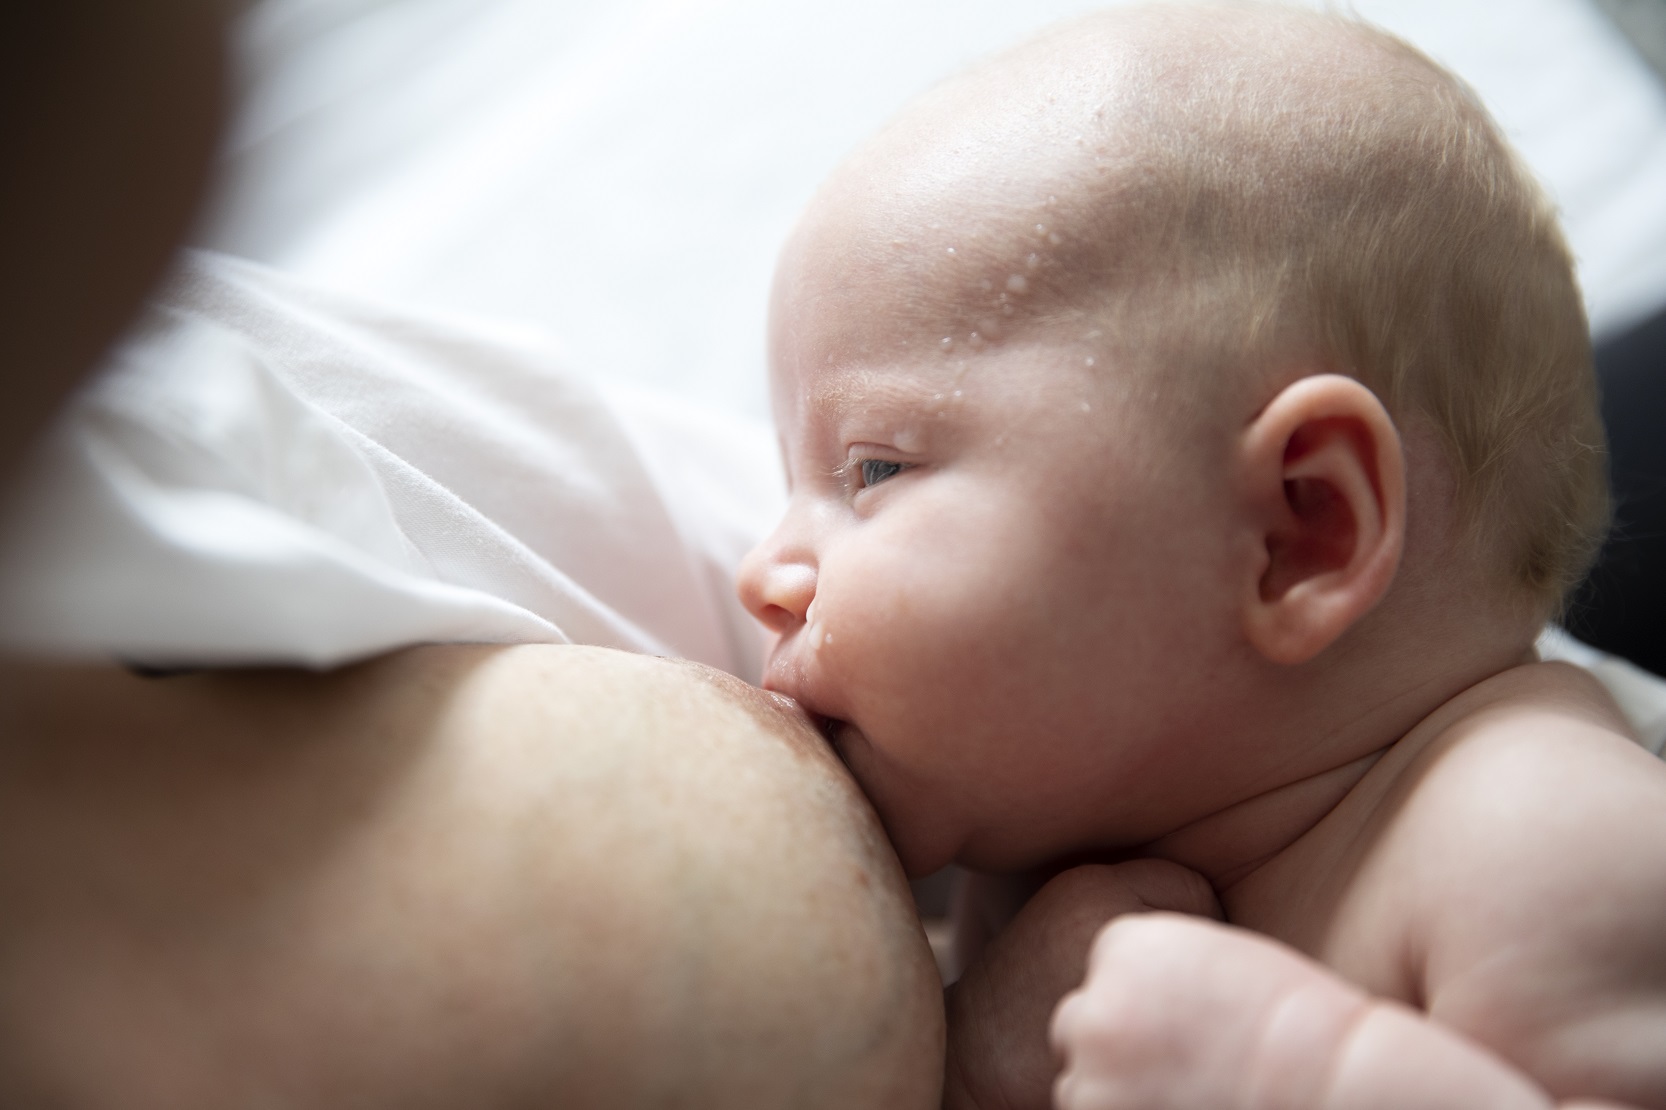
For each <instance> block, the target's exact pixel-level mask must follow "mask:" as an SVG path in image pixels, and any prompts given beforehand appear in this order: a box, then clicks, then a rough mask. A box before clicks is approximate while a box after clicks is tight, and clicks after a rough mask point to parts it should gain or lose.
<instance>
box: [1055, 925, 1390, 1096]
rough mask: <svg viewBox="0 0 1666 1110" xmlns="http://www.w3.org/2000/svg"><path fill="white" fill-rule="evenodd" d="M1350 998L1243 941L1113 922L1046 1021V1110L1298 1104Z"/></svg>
mask: <svg viewBox="0 0 1666 1110" xmlns="http://www.w3.org/2000/svg"><path fill="white" fill-rule="evenodd" d="M1364 1005H1365V997H1364V995H1363V994H1362V993H1361V992H1359V991H1358V990H1356V989H1355V988H1353V987H1351V986H1349V985H1348V984H1346V983H1344V982H1343V981H1342V980H1340V979H1338V978H1336V977H1335V976H1333V975H1331V974H1330V973H1329V972H1328V971H1326V970H1325V969H1323V968H1321V967H1319V966H1317V965H1315V964H1312V963H1310V962H1309V961H1308V960H1306V959H1305V958H1303V957H1302V956H1300V955H1298V954H1297V953H1295V952H1294V951H1292V950H1290V949H1287V948H1285V947H1284V946H1282V945H1280V944H1278V943H1276V942H1274V941H1271V940H1268V939H1267V938H1265V937H1262V936H1259V935H1257V934H1255V933H1250V932H1247V931H1245V930H1242V929H1235V928H1233V927H1231V926H1227V925H1219V924H1216V923H1215V922H1213V921H1206V920H1203V919H1201V918H1197V917H1187V916H1182V915H1178V914H1169V913H1146V914H1134V915H1130V916H1127V917H1122V918H1118V919H1117V920H1116V921H1113V922H1112V923H1111V924H1110V925H1108V926H1106V928H1105V929H1104V930H1103V931H1101V932H1100V934H1099V936H1098V939H1097V940H1095V941H1094V944H1093V949H1092V952H1091V956H1090V960H1089V964H1088V978H1087V982H1086V983H1084V984H1083V985H1082V987H1081V988H1080V989H1079V990H1077V991H1075V992H1074V993H1072V994H1070V995H1068V996H1067V997H1066V998H1065V999H1064V1001H1063V1002H1061V1003H1060V1004H1059V1008H1058V1010H1057V1011H1056V1012H1055V1013H1054V1015H1053V1023H1052V1041H1053V1047H1054V1050H1055V1051H1056V1052H1057V1053H1058V1054H1059V1056H1060V1058H1062V1059H1063V1060H1064V1065H1065V1066H1064V1071H1063V1072H1062V1073H1061V1074H1060V1076H1059V1078H1058V1081H1057V1083H1056V1084H1055V1086H1054V1089H1053V1098H1054V1105H1055V1106H1056V1107H1057V1108H1058V1110H1124V1108H1127V1110H1194V1108H1195V1110H1237V1108H1242V1110H1252V1108H1253V1110H1260V1108H1263V1107H1265V1108H1269V1110H1270V1108H1273V1107H1280V1106H1293V1105H1302V1095H1304V1094H1306V1093H1308V1092H1312V1091H1314V1090H1315V1089H1316V1088H1318V1087H1320V1086H1322V1084H1323V1083H1324V1080H1325V1075H1324V1070H1325V1068H1326V1066H1327V1064H1328V1062H1329V1060H1330V1058H1331V1055H1332V1053H1333V1051H1334V1049H1335V1047H1336V1042H1337V1039H1338V1038H1339V1037H1340V1036H1341V1035H1342V1030H1344V1029H1345V1028H1346V1026H1347V1022H1348V1019H1349V1018H1350V1017H1351V1016H1352V1015H1354V1014H1356V1013H1358V1011H1359V1010H1360V1009H1361V1008H1362V1007H1363V1006H1364Z"/></svg>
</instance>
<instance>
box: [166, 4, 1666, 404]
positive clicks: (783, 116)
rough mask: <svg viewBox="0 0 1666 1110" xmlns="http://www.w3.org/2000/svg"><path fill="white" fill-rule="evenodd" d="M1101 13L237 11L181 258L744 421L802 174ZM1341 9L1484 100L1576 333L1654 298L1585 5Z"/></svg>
mask: <svg viewBox="0 0 1666 1110" xmlns="http://www.w3.org/2000/svg"><path fill="white" fill-rule="evenodd" d="M1626 2H1627V0H1604V3H1605V4H1607V5H1608V6H1610V7H1613V6H1616V5H1619V6H1624V4H1625V3H1626ZM1631 2H1633V3H1639V2H1640V3H1642V4H1643V5H1644V6H1645V7H1647V5H1649V4H1653V5H1655V6H1656V7H1658V6H1659V0H1631ZM1098 6H1102V5H1100V4H1098V3H1094V2H1091V0H1028V2H1025V3H1021V4H1020V3H1013V2H1012V0H840V2H839V3H810V2H808V0H255V2H254V3H253V4H251V5H250V6H249V8H248V10H247V13H246V15H245V16H244V18H243V20H242V22H241V25H240V27H239V44H238V59H239V66H240V70H241V83H242V86H243V91H242V102H241V107H240V110H239V114H238V117H237V120H236V123H235V126H234V128H233V130H232V133H231V135H230V137H229V139H228V146H227V150H226V153H225V158H224V169H223V178H222V186H221V195H220V198H219V202H218V205H217V207H216V209H215V210H214V212H213V214H212V216H211V217H210V218H209V219H208V221H207V222H206V224H205V226H204V227H203V228H202V229H201V230H200V231H199V234H198V236H197V241H198V242H199V243H200V244H202V245H206V246H211V247H214V248H217V249H220V250H224V251H228V252H230V253H233V254H237V255H242V256H245V257H248V258H252V259H255V260H258V261H262V262H265V263H268V264H271V265H273V266H276V267H279V268H281V269H284V270H288V271H292V272H294V273H297V274H300V275H303V276H305V277H306V278H308V279H310V280H313V281H316V282H318V283H320V284H322V285H325V286H330V287H334V288H338V289H341V290H344V291H349V292H354V293H358V294H361V295H369V296H372V297H375V298H379V299H388V300H393V301H397V302H400V303H403V304H407V305H410V306H413V307H417V308H420V309H423V310H433V311H436V312H440V313H444V314H448V315H453V316H455V315H464V316H469V317H475V318H480V319H483V320H489V321H495V322H497V324H498V325H510V326H512V327H515V328H519V329H535V330H538V331H541V332H543V333H544V334H545V335H546V336H547V337H549V338H552V339H553V340H554V341H555V342H556V343H557V344H558V345H559V346H560V347H561V348H563V349H564V350H565V351H566V352H567V355H568V358H569V361H570V364H571V366H572V367H573V368H574V369H576V370H578V371H580V372H582V373H585V374H587V375H593V376H596V377H598V378H602V379H605V380H608V381H610V382H614V383H618V384H636V385H644V386H650V387H656V388H660V389H664V390H667V391H670V392H671V393H673V394H675V395H677V396H681V397H686V398H692V399H698V400H701V401H704V402H706V403H708V404H710V405H714V406H718V407H722V408H725V409H728V410H730V411H732V412H736V413H739V414H743V415H747V416H751V417H759V418H761V417H763V416H764V415H765V396H764V374H763V328H764V308H765V297H766V291H767V287H768V281H769V274H770V269H771V264H772V261H773V257H774V253H775V251H776V249H777V247H778V245H779V244H780V242H781V241H782V239H783V238H784V236H785V235H786V233H787V231H788V229H789V228H790V226H791V224H792V221H793V219H794V218H795V215H796V213H797V212H798V211H799V210H800V208H801V207H802V206H803V205H804V203H805V202H806V200H807V199H808V198H809V196H810V194H811V192H812V191H813V190H814V188H815V186H816V184H817V183H818V182H819V181H820V180H821V179H822V178H823V177H824V176H825V175H826V174H827V172H828V171H829V170H830V169H831V168H832V167H833V165H834V164H835V163H836V162H837V161H838V160H839V159H840V158H841V157H842V155H843V154H844V153H845V152H846V151H847V150H849V149H850V148H851V147H852V146H853V145H854V144H855V143H856V142H858V141H859V140H860V139H861V138H863V137H864V136H865V135H867V134H868V133H869V132H871V131H872V130H874V129H875V128H876V127H878V126H879V125H880V124H882V123H883V122H884V121H885V120H886V119H887V118H888V117H889V116H890V115H891V114H893V113H894V112H895V111H896V110H897V109H898V108H900V107H901V106H902V105H903V104H904V103H905V102H906V101H907V100H908V99H909V98H911V97H912V96H913V95H914V94H916V93H918V92H920V91H921V90H922V89H924V88H926V87H928V86H929V85H931V84H932V83H933V82H934V81H936V80H938V79H939V78H941V77H943V76H945V75H946V74H948V73H950V72H952V71H954V70H956V69H957V68H959V67H961V66H963V65H965V64H966V63H968V62H970V61H972V60H973V59H975V58H977V57H979V56H981V55H983V54H986V53H988V52H990V51H992V50H995V49H998V48H1000V47H1003V46H1005V45H1008V44H1010V43H1012V42H1014V41H1016V40H1017V39H1019V38H1021V37H1023V36H1024V35H1026V34H1027V33H1029V32H1031V31H1032V30H1034V29H1036V28H1039V27H1041V26H1043V25H1045V24H1047V23H1050V22H1053V21H1055V20H1057V19H1059V18H1061V17H1064V16H1067V15H1070V14H1073V13H1076V12H1079V11H1083V10H1086V9H1088V8H1091V7H1098ZM1353 7H1354V8H1355V10H1357V11H1358V12H1359V13H1360V14H1361V15H1363V16H1365V17H1367V18H1369V19H1371V20H1373V21H1375V22H1378V23H1380V24H1382V25H1384V26H1386V27H1388V28H1390V29H1391V30H1394V31H1396V32H1398V33H1400V34H1402V35H1404V36H1405V37H1406V38H1408V39H1410V40H1411V41H1413V42H1414V43H1417V44H1418V45H1420V46H1422V47H1423V48H1424V49H1425V50H1427V51H1428V52H1429V53H1430V54H1432V55H1434V56H1435V57H1436V58H1437V59H1439V60H1441V61H1443V62H1445V63H1446V64H1448V65H1449V66H1451V67H1452V68H1453V69H1455V70H1456V71H1457V72H1458V73H1460V74H1462V75H1463V76H1465V77H1466V78H1468V79H1469V81H1470V82H1471V83H1472V84H1473V85H1474V86H1475V87H1476V88H1477V89H1478V90H1479V92H1480V93H1481V95H1482V97H1483V98H1484V99H1485V100H1486V101H1487V103H1488V104H1489V105H1490V106H1491V107H1492V109H1493V111H1494V113H1495V114H1496V115H1497V117H1498V118H1499V120H1500V121H1501V122H1502V124H1503V126H1504V128H1505V130H1506V131H1507V132H1508V133H1509V135H1510V136H1511V138H1512V139H1513V140H1514V141H1515V142H1516V143H1517V144H1518V146H1519V147H1520V149H1521V150H1522V151H1523V153H1524V154H1525V155H1526V157H1527V159H1528V161H1529V162H1530V163H1531V164H1532V165H1533V166H1534V167H1535V168H1536V169H1537V171H1538V173H1539V174H1540V176H1541V178H1542V179H1543V180H1544V181H1545V182H1546V183H1547V185H1548V186H1549V188H1550V190H1551V192H1552V193H1553V194H1554V196H1555V198H1556V199H1557V201H1558V203H1559V204H1560V205H1561V207H1562V210H1563V212H1564V214H1565V217H1566V221H1567V228H1568V232H1569V235H1570V237H1571V239H1572V242H1573V244H1574V247H1575V250H1576V252H1577V253H1578V255H1579V259H1580V264H1581V267H1582V278H1583V281H1584V286H1585V290H1586V295H1587V299H1588V303H1589V308H1590V313H1591V317H1592V322H1593V325H1594V328H1595V330H1596V332H1597V334H1598V335H1599V337H1600V336H1602V335H1605V334H1609V333H1612V332H1614V331H1615V330H1617V329H1620V328H1622V327H1624V326H1625V325H1627V324H1629V323H1631V322H1633V321H1635V320H1637V319H1639V318H1641V317H1642V316H1644V315H1646V314H1648V313H1649V312H1650V311H1651V310H1653V309H1654V308H1656V307H1657V306H1659V305H1660V304H1662V303H1666V88H1663V85H1662V82H1661V80H1660V78H1659V77H1658V76H1657V75H1656V74H1655V73H1654V72H1653V71H1652V70H1651V69H1650V68H1649V67H1648V65H1647V64H1646V62H1645V60H1644V57H1643V55H1642V53H1640V52H1639V50H1638V49H1637V48H1636V46H1635V45H1634V44H1633V43H1632V42H1631V41H1629V40H1628V39H1627V38H1626V37H1625V36H1624V35H1623V34H1622V33H1621V31H1620V29H1619V27H1618V26H1617V25H1616V23H1615V22H1614V21H1613V20H1612V19H1611V18H1610V17H1609V16H1608V15H1607V14H1605V12H1604V11H1603V10H1602V9H1601V8H1599V7H1598V6H1597V4H1596V3H1595V2H1594V0H1509V2H1507V3H1505V2H1500V0H1359V2H1358V3H1357V4H1355V5H1354V6H1353Z"/></svg>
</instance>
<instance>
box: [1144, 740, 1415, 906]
mask: <svg viewBox="0 0 1666 1110" xmlns="http://www.w3.org/2000/svg"><path fill="white" fill-rule="evenodd" d="M1390 746H1392V743H1391V744H1390V745H1385V746H1384V747H1381V748H1378V749H1377V750H1375V751H1372V752H1369V753H1367V754H1366V755H1363V756H1360V757H1359V758H1357V759H1355V760H1353V761H1351V762H1348V763H1344V764H1342V765H1341V766H1339V767H1334V768H1332V769H1330V770H1328V771H1323V772H1321V773H1319V774H1317V775H1312V776H1309V777H1307V778H1304V779H1300V780H1298V781H1296V782H1292V783H1289V784H1287V785H1284V786H1280V787H1276V788H1274V789H1272V790H1268V791H1266V792H1265V793H1262V794H1257V795H1256V796H1255V797H1253V798H1250V799H1248V800H1247V801H1242V802H1239V803H1238V804H1237V805H1234V806H1229V807H1228V808H1226V809H1223V810H1219V811H1217V812H1215V813H1212V814H1210V815H1209V816H1207V817H1204V818H1202V819H1201V820H1198V821H1194V822H1192V823H1191V824H1189V825H1186V826H1184V827H1183V828H1179V829H1176V830H1175V831H1174V832H1172V833H1169V834H1168V835H1167V836H1164V837H1161V838H1159V839H1157V840H1154V841H1152V842H1151V843H1150V844H1148V845H1146V846H1145V848H1144V849H1143V850H1142V851H1141V852H1140V854H1141V855H1147V856H1154V857H1156V858H1159V859H1167V860H1172V861H1174V862H1175V863H1179V864H1181V865H1183V866H1185V867H1189V868H1191V869H1192V870H1193V871H1196V872H1197V873H1198V874H1200V875H1202V876H1203V877H1204V878H1206V879H1208V880H1209V885H1210V886H1212V887H1214V888H1215V890H1217V891H1225V890H1228V889H1230V888H1231V887H1232V886H1233V884H1235V883H1237V882H1238V881H1239V880H1241V879H1243V878H1244V877H1245V876H1247V875H1249V874H1250V873H1251V872H1253V871H1254V870H1255V869H1256V868H1257V867H1259V866H1260V865H1261V864H1263V863H1265V862H1266V861H1267V860H1269V859H1272V858H1273V857H1274V856H1276V855H1278V854H1279V853H1280V852H1282V851H1283V850H1284V849H1285V848H1288V847H1289V846H1290V845H1291V844H1294V843H1295V842H1296V841H1297V840H1299V839H1300V838H1301V837H1302V835H1303V834H1304V833H1306V832H1307V831H1308V830H1309V829H1311V828H1313V826H1315V825H1317V824H1318V823H1319V822H1320V821H1321V820H1323V819H1324V817H1325V815H1326V814H1328V813H1330V811H1331V810H1333V809H1335V808H1336V807H1337V806H1338V805H1339V804H1340V803H1341V801H1342V799H1343V798H1345V797H1347V796H1348V792H1349V791H1350V790H1352V789H1353V788H1354V786H1355V785H1356V784H1358V782H1359V780H1360V779H1362V778H1364V777H1365V772H1367V771H1369V770H1370V769H1371V767H1372V765H1373V764H1375V763H1376V762H1377V760H1378V759H1380V758H1382V755H1383V753H1384V752H1386V751H1387V750H1388V748H1389V747H1390Z"/></svg>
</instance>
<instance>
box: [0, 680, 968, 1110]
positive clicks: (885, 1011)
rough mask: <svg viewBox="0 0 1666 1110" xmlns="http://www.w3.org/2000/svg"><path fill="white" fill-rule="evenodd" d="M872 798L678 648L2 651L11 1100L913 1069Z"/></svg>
mask: <svg viewBox="0 0 1666 1110" xmlns="http://www.w3.org/2000/svg"><path fill="white" fill-rule="evenodd" d="M942 1035H943V1031H942V1004H941V996H940V994H939V985H938V980H937V975H936V972H935V969H934V967H933V965H932V961H931V957H930V953H929V951H928V949H927V947H926V945H925V941H924V940H923V938H922V937H921V935H920V931H919V926H918V923H917V921H916V918H915V915H914V911H913V906H912V902H911V900H910V898H909V894H908V889H907V886H906V884H905V883H904V881H903V877H902V873H901V871H900V869H899V867H898V864H897V862H896V859H895V857H894V856H893V855H892V853H891V851H890V847H889V845H888V844H887V842H886V841H885V839H884V836H883V834H882V832H881V830H880V827H879V825H878V822H877V821H876V819H875V818H874V815H873V813H872V811H871V810H870V809H869V807H868V805H867V803H866V801H865V800H864V799H863V798H862V797H861V795H860V794H859V793H858V792H857V790H856V789H855V787H854V785H853V784H852V782H851V780H850V779H849V777H848V776H847V774H846V773H845V772H844V769H843V768H842V767H841V766H840V765H839V764H838V763H837V761H836V760H835V759H834V758H833V757H832V756H831V755H830V754H829V753H828V751H827V748H826V746H825V745H824V744H823V743H822V741H821V739H820V737H819V736H818V735H817V734H816V732H815V731H814V729H813V728H811V727H810V726H809V725H808V724H807V723H806V722H805V721H804V720H803V718H802V717H800V716H799V715H797V714H796V713H789V712H787V711H784V710H782V709H780V708H778V707H777V705H776V704H775V703H774V702H773V701H771V700H770V699H769V697H768V696H767V695H764V694H762V693H760V692H759V691H757V690H755V689H753V688H752V687H749V686H747V685H745V684H744V683H741V682H739V681H737V680H735V679H732V678H729V677H727V676H724V675H721V674H719V673H717V672H713V671H711V670H708V669H705V668H702V667H697V666H694V665H691V664H682V663H674V662H670V661H666V660H659V659H651V658H645V657H640V656H632V655H626V654H622V653H619V652H613V651H607V650H602V649H595V648H579V647H514V648H489V647H427V648H417V649H412V650H408V651H404V652H400V653H397V654H395V655H392V656H387V657H384V658H382V659H379V660H376V661H374V662H371V663H366V664H363V665H360V666H356V667H352V668H348V669H346V670H343V671H339V672H335V673H332V674H325V675H316V674H308V673H300V672H294V671H256V672H221V673H208V674H201V675H194V676H180V677H175V678H168V679H142V678H137V677H134V676H132V675H130V674H128V673H126V672H125V671H122V670H120V669H118V668H114V667H102V666H89V667H84V668H76V667H62V666H45V665H38V664H27V663H18V662H11V663H6V664H3V665H0V1105H5V1106H54V1107H56V1106H64V1107H105V1106H108V1107H120V1108H122V1110H148V1108H150V1107H156V1108H163V1107H166V1108H169V1110H185V1108H194V1107H203V1108H209V1107H214V1108H219V1107H241V1106H259V1107H269V1106H274V1107H275V1106H305V1107H309V1108H319V1110H323V1108H327V1107H336V1106H352V1107H355V1108H358V1107H390V1108H392V1107H398V1108H402V1110H405V1108H410V1110H414V1108H419V1107H430V1106H432V1107H445V1108H453V1107H459V1106H470V1107H526V1106H549V1107H556V1106H562V1107H568V1106H608V1107H612V1106H657V1105H673V1104H674V1105H677V1106H690V1107H748V1108H750V1107H775V1106H783V1107H784V1106H795V1107H796V1106H805V1107H811V1106H817V1107H819V1106H827V1107H841V1108H848V1107H897V1108H904V1107H915V1106H919V1107H927V1106H935V1105H936V1103H937V1099H938V1083H939V1069H940V1067H941V1052H942Z"/></svg>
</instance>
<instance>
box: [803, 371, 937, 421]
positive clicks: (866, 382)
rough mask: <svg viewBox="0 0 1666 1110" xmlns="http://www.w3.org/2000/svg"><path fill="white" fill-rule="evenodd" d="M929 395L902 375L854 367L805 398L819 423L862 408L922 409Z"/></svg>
mask: <svg viewBox="0 0 1666 1110" xmlns="http://www.w3.org/2000/svg"><path fill="white" fill-rule="evenodd" d="M931 399H932V394H931V393H930V392H929V391H928V390H927V389H926V388H925V387H924V386H923V385H921V384H920V383H919V382H917V381H915V380H911V378H910V376H909V375H907V374H902V373H895V372H892V373H884V372H881V371H877V370H874V369H871V368H868V367H854V368H852V369H849V370H843V371H840V372H838V373H836V374H832V375H829V376H828V377H826V378H824V379H822V381H821V382H820V383H818V384H817V385H816V387H815V388H814V389H813V390H811V391H810V395H809V396H808V398H806V401H807V403H808V406H809V409H810V411H811V412H812V413H813V414H815V416H816V417H818V418H820V419H823V420H836V419H838V418H839V417H841V416H844V415H845V414H847V413H849V412H851V411H852V410H856V409H862V408H870V409H871V408H882V409H908V408H922V407H924V406H926V405H927V404H928V403H930V401H931Z"/></svg>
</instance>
